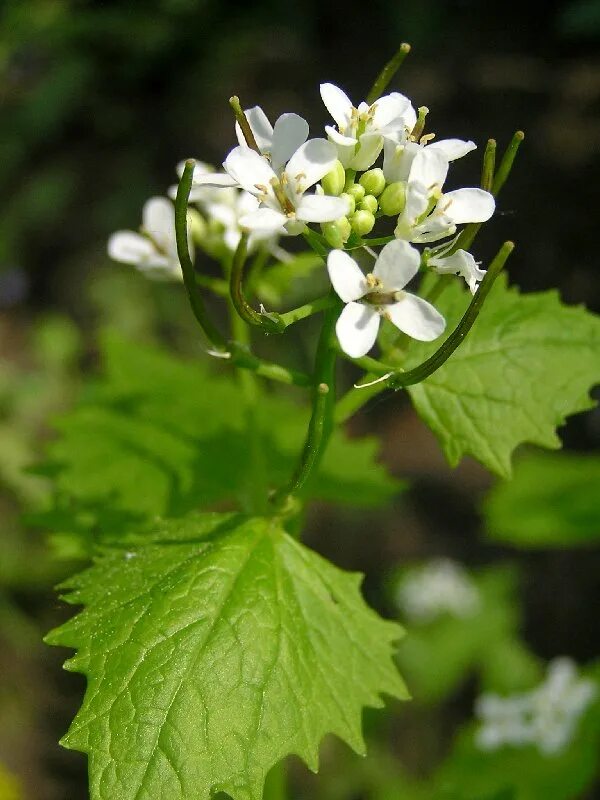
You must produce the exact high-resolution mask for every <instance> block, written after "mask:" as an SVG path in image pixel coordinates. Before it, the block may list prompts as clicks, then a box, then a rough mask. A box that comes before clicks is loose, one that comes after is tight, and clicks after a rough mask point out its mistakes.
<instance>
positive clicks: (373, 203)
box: [358, 194, 377, 214]
mask: <svg viewBox="0 0 600 800" xmlns="http://www.w3.org/2000/svg"><path fill="white" fill-rule="evenodd" d="M358 207H359V209H360V210H361V211H370V212H371V214H374V213H375V212H376V211H377V198H376V197H374V196H373V195H372V194H366V195H365V196H364V197H363V199H362V200H361V201H360V203H359V204H358Z"/></svg>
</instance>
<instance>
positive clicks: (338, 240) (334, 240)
mask: <svg viewBox="0 0 600 800" xmlns="http://www.w3.org/2000/svg"><path fill="white" fill-rule="evenodd" d="M321 230H322V232H323V236H324V237H325V239H326V240H327V244H329V245H331V247H334V248H335V249H336V250H341V248H342V247H343V246H344V242H347V241H348V237H349V236H350V233H351V228H350V223H349V222H348V219H347V218H346V217H340V218H339V219H335V220H333V222H323V223H322V225H321Z"/></svg>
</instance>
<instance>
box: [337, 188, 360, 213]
mask: <svg viewBox="0 0 600 800" xmlns="http://www.w3.org/2000/svg"><path fill="white" fill-rule="evenodd" d="M340 197H343V198H344V200H345V201H346V202H347V203H348V215H350V214H354V212H355V211H356V200H355V199H354V197H353V196H352V195H351V194H348V192H342V194H341V195H340Z"/></svg>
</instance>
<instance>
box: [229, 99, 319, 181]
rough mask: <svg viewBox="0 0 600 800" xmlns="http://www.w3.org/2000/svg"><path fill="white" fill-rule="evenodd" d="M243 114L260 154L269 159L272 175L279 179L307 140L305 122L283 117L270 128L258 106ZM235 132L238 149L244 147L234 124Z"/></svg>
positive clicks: (296, 116) (293, 115) (240, 134)
mask: <svg viewBox="0 0 600 800" xmlns="http://www.w3.org/2000/svg"><path fill="white" fill-rule="evenodd" d="M244 114H245V115H246V119H247V120H248V124H249V125H250V129H251V131H252V133H253V134H254V138H255V139H256V144H257V145H258V148H259V150H260V152H261V153H262V154H263V156H265V157H266V158H268V159H269V161H270V162H271V166H272V167H273V171H274V172H275V173H277V174H278V175H279V173H280V172H282V170H283V168H284V166H285V165H286V163H287V162H288V161H289V160H290V158H291V157H292V156H293V155H294V153H295V152H296V150H297V149H298V148H299V147H300V146H301V145H303V144H304V142H305V141H306V140H307V139H308V122H307V121H306V120H305V119H304V118H303V117H301V116H299V115H298V114H282V115H281V116H280V117H279V118H278V119H277V121H276V123H275V127H274V128H273V126H272V125H271V123H270V122H269V120H268V118H267V115H266V114H265V112H264V111H263V110H262V108H261V107H260V106H254V108H248V109H246V111H244ZM235 132H236V135H237V139H238V142H239V143H240V145H242V146H245V145H247V142H246V140H245V139H244V134H243V133H242V129H241V128H240V126H239V124H238V123H237V122H236V124H235Z"/></svg>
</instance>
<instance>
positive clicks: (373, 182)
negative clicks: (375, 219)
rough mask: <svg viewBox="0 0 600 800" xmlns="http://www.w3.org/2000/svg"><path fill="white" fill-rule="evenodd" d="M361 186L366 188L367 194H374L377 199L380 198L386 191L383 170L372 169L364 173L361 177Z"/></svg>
mask: <svg viewBox="0 0 600 800" xmlns="http://www.w3.org/2000/svg"><path fill="white" fill-rule="evenodd" d="M359 184H360V185H361V186H362V187H364V190H365V192H366V193H367V194H372V195H374V196H375V197H379V195H380V194H381V193H382V192H383V190H384V189H385V178H384V176H383V170H382V169H379V167H377V168H376V169H370V170H368V171H367V172H363V174H362V175H361V176H360V180H359Z"/></svg>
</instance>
